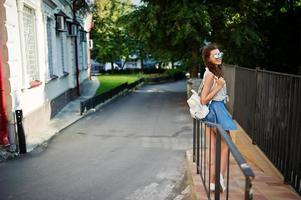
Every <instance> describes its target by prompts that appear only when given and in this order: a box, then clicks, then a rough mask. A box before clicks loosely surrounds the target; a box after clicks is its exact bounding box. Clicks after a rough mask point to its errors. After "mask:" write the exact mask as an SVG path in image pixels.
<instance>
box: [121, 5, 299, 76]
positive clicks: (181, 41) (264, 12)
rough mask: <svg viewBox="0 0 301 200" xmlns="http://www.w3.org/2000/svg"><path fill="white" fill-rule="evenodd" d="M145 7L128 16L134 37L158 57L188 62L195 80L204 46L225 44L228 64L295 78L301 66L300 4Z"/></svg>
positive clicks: (222, 45) (128, 26)
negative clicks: (261, 68) (260, 68)
mask: <svg viewBox="0 0 301 200" xmlns="http://www.w3.org/2000/svg"><path fill="white" fill-rule="evenodd" d="M143 2H144V4H143V5H142V6H140V7H138V8H137V9H136V10H134V11H133V12H132V13H130V14H129V15H128V16H126V18H127V19H128V25H127V28H128V30H129V32H130V33H131V34H133V35H134V36H135V37H137V38H139V39H140V40H142V41H145V43H146V46H147V48H148V49H149V50H150V51H151V52H152V54H154V55H159V56H161V57H165V58H170V59H172V58H176V59H182V60H186V61H187V63H188V65H189V66H190V67H191V71H192V75H193V76H196V72H197V66H198V65H199V64H200V63H201V62H200V55H199V51H198V50H199V48H200V47H201V46H203V45H204V41H211V42H217V43H218V44H220V45H221V49H222V50H223V51H224V52H225V62H226V63H231V64H238V65H241V66H246V67H252V68H254V67H256V66H266V67H267V68H268V69H272V70H277V71H286V72H291V73H296V66H298V65H299V66H300V64H299V61H298V59H296V58H297V57H298V56H300V54H301V50H300V49H301V26H300V24H301V23H300V22H301V10H300V8H301V1H300V0H295V1H294V0H290V1H287V0H280V1H279V0H266V1H226V0H212V1H206V0H205V1H202V2H200V1H196V0H190V1H188V0H181V1H180V0H174V1H170V0H160V1H159V0H144V1H143ZM292 22H293V24H294V25H292ZM292 44H294V45H292ZM276 66H280V67H278V68H277V67H276Z"/></svg>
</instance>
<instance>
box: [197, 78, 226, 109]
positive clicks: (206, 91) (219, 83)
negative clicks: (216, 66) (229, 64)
mask: <svg viewBox="0 0 301 200" xmlns="http://www.w3.org/2000/svg"><path fill="white" fill-rule="evenodd" d="M214 79H216V84H215V86H214V88H213V89H212V90H211V88H212V85H213V83H214ZM224 83H225V80H224V79H223V78H222V77H221V78H219V79H217V78H215V76H214V75H213V74H212V73H210V74H208V75H206V76H205V81H204V86H203V90H202V93H201V104H203V105H206V104H207V103H209V102H210V101H211V100H212V99H213V98H214V96H215V95H216V94H217V93H218V91H219V90H220V89H221V88H222V87H223V85H224ZM210 90H211V91H210Z"/></svg>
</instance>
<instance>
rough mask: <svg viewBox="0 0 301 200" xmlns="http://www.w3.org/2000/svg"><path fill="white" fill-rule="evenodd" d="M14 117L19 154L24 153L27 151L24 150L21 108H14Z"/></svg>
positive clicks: (24, 141)
mask: <svg viewBox="0 0 301 200" xmlns="http://www.w3.org/2000/svg"><path fill="white" fill-rule="evenodd" d="M16 119H17V132H18V143H19V150H20V154H25V153H27V151H26V140H25V133H24V128H23V124H22V120H23V112H22V110H16Z"/></svg>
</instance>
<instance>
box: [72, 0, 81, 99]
mask: <svg viewBox="0 0 301 200" xmlns="http://www.w3.org/2000/svg"><path fill="white" fill-rule="evenodd" d="M75 2H76V1H73V5H72V12H73V22H76V8H75ZM77 32H78V31H77ZM74 43H75V44H74V50H75V70H76V93H77V96H80V89H79V69H78V51H77V49H78V47H77V33H76V36H75V37H74Z"/></svg>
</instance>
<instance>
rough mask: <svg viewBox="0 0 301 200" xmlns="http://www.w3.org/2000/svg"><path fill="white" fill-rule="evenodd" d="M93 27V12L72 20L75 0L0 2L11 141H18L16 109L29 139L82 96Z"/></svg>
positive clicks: (4, 88)
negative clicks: (19, 110) (19, 113)
mask: <svg viewBox="0 0 301 200" xmlns="http://www.w3.org/2000/svg"><path fill="white" fill-rule="evenodd" d="M90 26H91V16H90V15H85V16H82V15H80V14H79V13H76V18H74V16H73V7H72V2H71V0H0V46H1V51H2V54H1V57H2V61H1V62H2V71H3V73H2V77H0V78H1V80H3V92H1V97H3V99H4V104H5V105H4V108H5V110H4V111H5V112H4V113H5V116H4V117H3V114H2V115H1V118H0V119H1V121H2V122H4V121H5V123H6V124H7V130H8V135H9V140H10V141H9V142H10V143H15V140H14V138H15V133H16V130H15V121H16V120H15V114H14V113H15V111H16V110H17V109H22V111H23V117H24V120H23V126H24V131H25V134H26V137H30V135H31V134H34V133H37V132H38V130H41V129H42V128H43V126H45V125H47V123H49V121H50V119H51V118H52V117H53V116H54V115H55V114H56V113H58V111H59V110H60V109H61V108H63V107H64V106H65V105H66V104H67V103H68V102H70V101H71V100H73V99H75V98H76V97H77V96H78V95H79V91H80V90H79V88H80V84H81V83H82V82H83V81H85V80H86V79H88V78H89V63H90V61H89V60H90V58H89V57H90V55H89V44H88V41H89V33H88V31H89V30H90ZM76 50H77V51H76ZM37 125H38V126H37ZM1 129H2V128H1ZM2 132H3V133H0V134H2V136H1V135H0V136H1V137H2V138H3V137H4V135H5V133H4V131H2ZM1 137H0V139H1ZM1 143H2V144H4V143H5V142H3V139H2V141H0V144H1Z"/></svg>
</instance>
